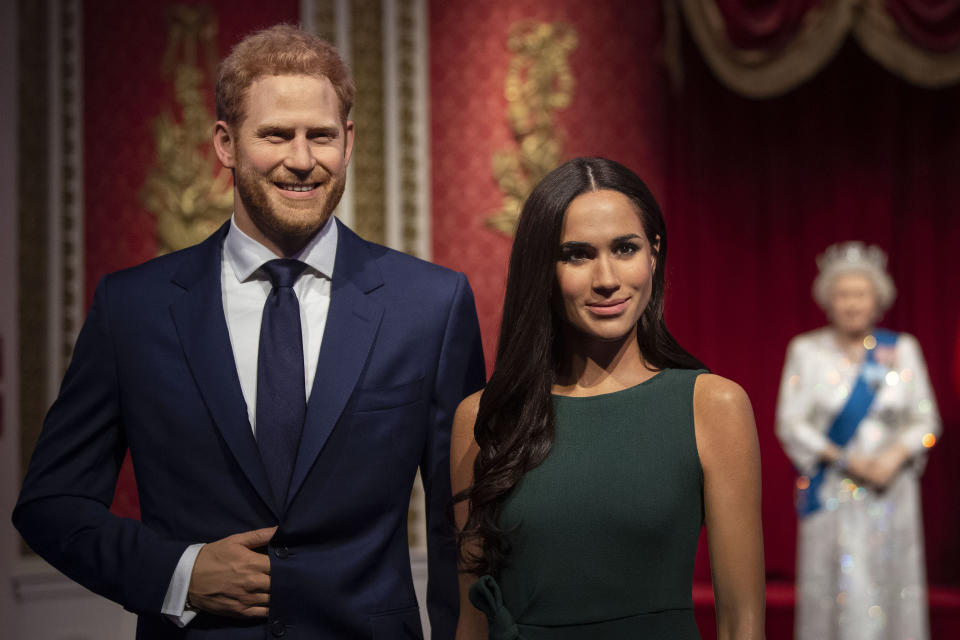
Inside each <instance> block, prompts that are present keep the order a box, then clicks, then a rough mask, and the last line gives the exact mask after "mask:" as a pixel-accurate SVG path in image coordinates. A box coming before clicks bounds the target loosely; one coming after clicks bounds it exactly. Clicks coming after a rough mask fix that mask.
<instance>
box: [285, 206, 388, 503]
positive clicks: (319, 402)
mask: <svg viewBox="0 0 960 640" xmlns="http://www.w3.org/2000/svg"><path fill="white" fill-rule="evenodd" d="M337 225H338V240H337V256H336V260H335V262H334V268H333V282H332V284H331V288H330V289H331V290H330V308H329V310H328V312H327V322H326V326H325V328H324V331H323V342H322V343H321V345H320V356H319V358H318V359H317V370H316V374H315V375H314V380H313V387H312V390H311V392H310V401H309V402H308V403H307V415H306V420H305V422H304V427H303V435H302V436H301V438H300V449H299V451H298V453H297V463H296V466H295V468H294V471H293V478H292V480H291V483H290V491H289V493H288V494H287V504H289V503H290V502H292V501H293V498H294V496H295V495H296V493H297V491H298V490H299V489H300V486H301V485H302V484H303V481H304V480H305V479H306V477H307V474H308V473H309V472H310V468H311V467H312V466H313V463H314V461H315V460H316V458H317V456H319V455H320V452H321V451H322V450H323V446H324V444H326V442H327V439H328V438H329V437H330V434H331V433H332V432H333V429H334V426H335V425H336V423H337V421H338V420H339V419H340V415H341V414H342V413H343V409H344V407H345V406H346V404H347V401H348V400H349V398H350V395H351V394H352V393H353V389H354V387H356V385H357V381H358V380H359V378H360V373H361V372H362V371H363V366H364V364H365V363H366V361H367V358H368V356H369V354H370V349H371V347H372V346H373V342H374V339H375V338H376V334H377V329H378V327H379V326H380V320H381V318H382V316H383V307H382V306H381V305H380V304H379V303H377V302H375V301H374V300H372V299H370V297H369V296H368V295H367V294H368V293H370V292H371V291H373V290H374V289H376V288H378V287H380V286H381V285H382V284H383V280H382V279H381V277H380V272H379V270H378V269H377V267H376V265H375V264H374V262H373V258H372V256H371V255H370V249H369V246H368V243H367V242H365V241H364V240H361V239H360V238H359V237H358V236H357V235H355V234H354V233H353V232H352V231H350V230H349V229H348V228H347V227H345V226H344V225H342V224H340V222H339V220H338V221H337Z"/></svg>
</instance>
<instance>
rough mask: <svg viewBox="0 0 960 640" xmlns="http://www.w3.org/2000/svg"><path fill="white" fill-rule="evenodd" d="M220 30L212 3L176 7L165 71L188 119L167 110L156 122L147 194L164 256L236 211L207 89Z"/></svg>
mask: <svg viewBox="0 0 960 640" xmlns="http://www.w3.org/2000/svg"><path fill="white" fill-rule="evenodd" d="M217 28H218V27H217V21H216V18H215V17H214V15H213V13H212V11H211V10H210V8H209V7H207V6H204V5H199V6H196V7H187V6H184V5H173V6H171V7H170V13H169V28H168V36H167V49H166V52H165V53H164V56H163V63H162V64H163V67H162V68H163V72H164V74H165V75H167V76H170V77H172V79H173V87H174V100H175V101H176V107H177V108H178V109H179V115H180V117H179V119H178V118H176V117H175V116H174V115H173V113H172V111H171V110H170V109H167V110H165V111H164V112H163V113H161V114H160V115H159V116H158V117H157V118H156V119H155V120H154V121H153V137H154V144H155V147H156V151H155V156H154V163H153V167H152V168H151V169H150V172H149V174H148V175H147V179H146V182H145V184H144V187H143V191H142V192H141V198H142V202H143V206H144V207H145V208H146V209H147V210H148V211H150V212H151V213H152V214H153V215H155V216H156V218H157V244H158V247H159V253H161V254H164V253H169V252H171V251H176V250H178V249H183V248H184V247H189V246H191V245H194V244H196V243H198V242H200V241H201V240H203V239H204V238H206V237H207V236H209V235H210V234H211V233H213V232H214V231H215V230H216V229H217V227H219V226H220V225H221V224H222V223H223V222H224V221H225V220H226V219H227V218H229V217H230V213H231V212H232V210H233V187H232V180H231V178H232V176H231V173H230V171H229V170H227V169H225V168H224V167H222V166H221V165H220V164H219V162H218V161H217V158H216V155H215V154H214V152H213V148H212V146H211V144H210V136H211V127H212V125H213V122H214V116H213V113H212V111H211V110H210V108H209V106H208V104H207V101H208V98H207V95H208V94H207V93H205V92H204V90H203V88H204V86H205V82H211V81H212V80H213V78H214V73H215V68H216V59H217V54H216V37H217Z"/></svg>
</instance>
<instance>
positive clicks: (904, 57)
mask: <svg viewBox="0 0 960 640" xmlns="http://www.w3.org/2000/svg"><path fill="white" fill-rule="evenodd" d="M666 1H667V2H668V3H669V2H670V0H666ZM680 8H681V10H682V12H683V15H684V18H685V19H686V22H687V25H688V27H689V29H690V33H691V34H692V36H693V39H694V41H695V42H696V44H697V46H698V47H699V49H700V51H701V52H702V53H703V57H704V59H706V61H707V64H708V65H709V66H710V68H711V69H712V70H713V72H714V74H715V75H716V76H717V78H718V79H719V80H720V82H722V83H723V84H724V85H726V86H727V87H728V88H729V89H731V90H732V91H734V92H736V93H739V94H741V95H744V96H747V97H749V98H772V97H776V96H778V95H782V94H784V93H786V92H787V91H790V90H792V89H794V88H795V87H797V86H799V85H800V84H802V83H803V82H806V81H807V80H809V79H810V78H812V77H813V76H814V75H816V74H817V73H818V72H819V71H820V70H821V69H822V68H823V67H824V66H825V65H826V64H827V63H828V62H829V61H830V60H831V59H832V58H833V56H834V55H835V54H836V52H837V51H838V50H839V49H840V46H841V45H842V44H843V42H844V40H845V39H846V37H847V34H848V33H850V32H852V33H853V34H854V36H855V38H856V40H857V42H858V43H859V44H860V46H861V47H862V48H863V49H864V51H866V53H867V54H868V55H869V56H871V57H872V58H874V59H875V60H877V62H879V63H880V64H882V65H883V66H884V67H886V68H887V69H888V70H889V71H891V72H892V73H894V74H896V75H898V76H900V77H901V78H903V79H904V80H906V81H907V82H910V83H912V84H916V85H920V86H923V87H928V88H933V87H943V86H946V85H949V84H953V83H956V82H957V81H960V52H957V53H953V54H936V53H931V52H929V51H926V50H924V49H921V48H920V47H918V46H917V45H915V44H914V43H913V42H911V41H909V40H908V39H907V38H906V37H905V36H904V34H903V32H902V31H901V30H900V27H899V26H898V25H897V24H896V22H895V21H894V20H893V18H892V17H891V16H890V14H889V13H888V12H887V11H886V9H885V8H884V6H883V0H826V1H825V2H824V3H823V4H822V5H820V6H818V7H815V8H814V9H811V10H810V11H809V12H808V13H807V15H806V16H804V18H803V24H802V26H801V27H800V31H799V33H798V34H797V35H796V36H795V37H794V38H793V39H792V40H791V41H790V42H789V43H788V44H787V45H786V46H784V47H783V48H782V49H780V50H778V51H773V52H771V51H766V50H755V49H739V48H737V47H736V46H734V44H733V43H732V42H730V39H729V38H728V37H727V33H726V30H725V28H724V24H723V17H722V15H721V14H720V10H719V9H718V8H717V5H716V0H680ZM668 15H669V14H668Z"/></svg>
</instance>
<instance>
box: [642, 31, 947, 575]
mask: <svg viewBox="0 0 960 640" xmlns="http://www.w3.org/2000/svg"><path fill="white" fill-rule="evenodd" d="M684 72H685V85H684V88H683V90H682V91H680V92H678V93H674V94H672V97H671V98H669V101H668V113H669V114H670V117H669V143H668V148H667V152H666V156H665V162H666V166H667V171H666V175H667V187H666V191H665V192H664V193H663V194H660V195H661V197H662V200H663V205H664V210H665V215H666V217H667V224H668V229H669V231H670V244H671V256H670V265H669V267H668V269H669V271H668V278H669V280H668V294H667V304H668V308H667V319H668V322H669V324H670V327H671V329H672V331H674V333H675V335H676V336H677V337H678V339H679V340H680V341H681V343H682V344H684V346H686V347H687V348H688V349H690V350H691V351H692V352H693V353H695V354H697V355H698V356H699V357H701V358H702V359H703V360H704V361H705V362H706V363H707V365H708V366H710V367H712V368H713V369H714V370H715V371H716V372H717V373H720V374H721V375H724V376H727V377H730V378H733V379H734V380H736V381H738V382H739V383H741V384H742V385H743V386H744V387H745V388H746V390H747V391H748V392H749V394H750V398H751V399H752V401H753V405H754V409H755V412H756V416H757V423H758V428H759V434H760V441H761V447H762V455H763V491H764V497H763V523H764V533H765V539H766V563H767V572H768V577H769V578H771V579H773V580H776V579H783V580H786V581H792V580H793V576H794V554H795V530H796V518H795V516H794V514H793V508H792V504H791V494H792V485H793V471H792V469H791V466H790V463H789V462H788V460H787V458H786V457H785V456H784V455H783V453H782V451H781V449H780V447H779V444H778V443H777V441H776V438H775V437H774V434H773V420H774V407H775V402H776V395H777V387H778V383H779V376H780V369H781V367H782V364H783V356H784V351H785V348H786V344H787V341H788V340H789V339H790V337H791V336H794V335H796V334H798V333H800V332H803V331H807V330H810V329H813V328H816V327H818V326H821V325H823V324H825V319H824V317H823V314H822V313H821V312H820V311H819V309H818V308H817V307H816V305H815V304H814V302H813V300H812V299H811V296H810V285H811V283H812V281H813V278H814V276H815V274H816V266H815V262H814V258H815V256H816V255H817V254H819V253H821V252H822V251H823V250H824V248H826V246H827V245H829V244H831V243H834V242H838V241H844V240H851V239H860V240H864V241H867V242H870V243H875V244H878V245H880V246H881V247H882V248H883V249H884V250H886V251H887V253H888V254H889V257H890V263H889V267H890V271H891V274H892V275H893V277H894V280H895V281H896V283H897V286H898V289H899V297H898V298H897V301H896V303H895V305H894V306H893V308H892V309H891V310H890V311H889V313H888V314H887V317H886V318H885V319H884V321H883V322H882V323H881V324H882V325H884V326H888V327H890V328H893V329H897V330H901V331H908V332H910V333H912V334H914V335H915V336H917V338H918V339H919V341H920V344H921V345H922V347H923V350H924V355H925V356H926V359H927V364H928V366H929V370H930V375H931V378H932V381H933V386H934V389H935V392H936V395H937V399H938V401H939V405H940V412H941V415H942V417H943V419H944V423H945V426H944V437H943V438H942V439H941V442H940V444H938V445H937V447H935V448H934V449H933V450H932V451H931V453H930V463H929V466H928V468H927V471H926V473H925V476H924V479H923V492H924V496H923V500H924V519H925V527H926V542H927V566H928V569H929V579H930V581H931V583H935V584H936V583H939V584H951V585H960V549H958V547H957V544H956V539H957V535H958V532H960V492H958V491H957V487H958V486H960V465H958V464H957V461H958V460H960V441H958V440H957V438H956V437H955V435H954V434H955V433H956V431H957V428H958V427H960V402H958V398H957V394H956V393H955V391H954V389H953V387H952V384H951V374H952V366H953V363H952V344H953V341H954V336H955V333H956V327H957V323H958V319H960V295H958V293H960V269H958V268H957V266H956V248H957V247H958V246H960V216H958V214H957V212H956V207H957V203H958V202H960V183H958V182H957V180H956V176H957V171H958V169H960V118H957V117H956V114H957V113H960V87H954V88H950V89H944V90H939V91H929V90H923V89H918V88H915V87H912V86H910V85H908V84H906V83H905V82H903V81H902V80H899V79H897V78H894V77H893V76H891V75H890V74H889V73H887V72H886V71H884V70H883V69H882V68H881V67H880V66H879V65H877V64H876V63H875V62H874V61H872V60H870V59H869V58H867V57H866V56H865V55H864V54H863V53H862V52H861V50H860V49H859V48H858V47H857V46H856V45H854V44H850V43H848V44H847V45H846V46H845V47H844V49H842V51H841V52H840V54H839V55H838V56H837V58H836V59H835V60H834V61H833V62H831V64H830V65H828V66H827V68H826V69H824V70H823V71H822V72H821V73H820V74H819V75H818V76H817V77H816V78H815V79H814V80H812V81H811V82H809V83H807V84H806V85H804V86H802V87H800V88H799V89H797V90H795V91H793V92H791V93H789V94H787V95H786V96H784V97H781V98H777V99H773V100H764V101H756V100H750V99H747V98H743V97H740V96H738V95H735V94H733V93H732V92H730V91H729V90H727V89H725V88H724V87H722V86H721V85H720V84H719V83H718V82H717V81H716V80H715V78H714V77H713V76H712V75H711V73H710V71H709V70H708V68H707V67H706V65H705V63H704V62H703V60H702V58H701V56H700V54H699V52H698V51H697V50H696V48H695V47H694V46H692V45H690V44H689V39H687V43H686V45H685V46H684ZM698 571H699V572H700V573H699V576H700V577H701V578H706V577H707V576H706V575H705V573H704V568H703V566H701V567H700V568H699V569H698Z"/></svg>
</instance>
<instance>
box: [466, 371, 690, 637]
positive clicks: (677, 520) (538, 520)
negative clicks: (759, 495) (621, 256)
mask: <svg viewBox="0 0 960 640" xmlns="http://www.w3.org/2000/svg"><path fill="white" fill-rule="evenodd" d="M700 373H704V372H703V371H690V370H682V369H666V370H664V371H661V372H660V373H658V374H657V375H655V376H654V377H652V378H650V379H649V380H647V381H645V382H643V383H641V384H639V385H637V386H635V387H631V388H628V389H624V390H622V391H617V392H614V393H608V394H603V395H599V396H592V397H586V398H573V397H565V396H554V397H553V403H554V410H555V416H556V438H555V441H554V445H553V448H552V449H551V451H550V454H549V455H548V456H547V459H546V460H544V462H543V463H542V464H541V465H540V466H538V467H536V468H535V469H532V470H531V471H529V472H528V473H527V474H526V475H524V477H523V478H522V479H521V481H520V482H519V483H518V484H517V486H516V487H515V488H514V489H513V491H512V492H511V493H510V495H509V496H508V497H507V499H506V501H505V503H504V506H503V511H502V513H501V517H500V522H501V524H502V527H503V528H504V530H505V531H507V532H508V534H507V539H508V542H509V545H510V551H509V556H508V560H507V563H508V564H507V566H506V567H504V569H503V570H502V571H501V573H500V576H498V577H497V579H494V578H493V577H491V576H483V577H482V578H481V579H480V580H479V581H478V582H477V583H475V584H474V586H473V587H472V588H471V590H470V599H471V602H472V603H473V604H474V606H475V607H477V608H478V609H479V610H481V611H483V612H484V613H485V614H486V615H487V620H488V622H489V628H490V635H489V637H490V638H491V640H542V639H548V638H549V639H550V640H587V639H590V640H627V639H628V638H629V639H631V640H633V639H635V638H644V639H647V640H659V639H663V640H667V639H669V640H698V639H699V638H700V635H699V633H698V631H697V625H696V621H695V620H694V616H693V600H692V595H691V588H692V582H693V565H694V558H695V556H696V551H697V541H698V538H699V533H700V527H701V525H702V523H703V472H702V469H701V467H700V459H699V456H698V454H697V445H696V440H695V437H694V428H693V388H694V383H695V381H696V378H697V376H698V375H699V374H700Z"/></svg>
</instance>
